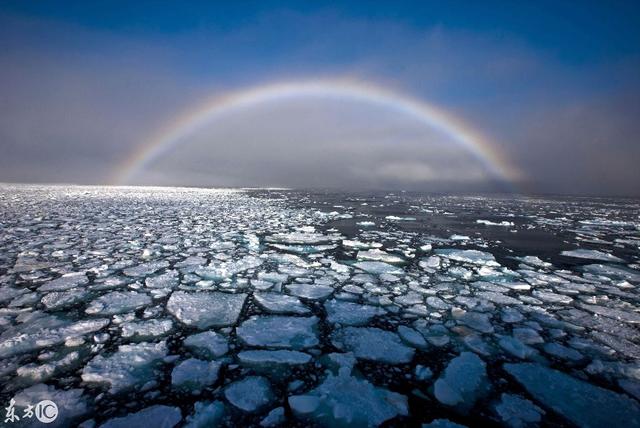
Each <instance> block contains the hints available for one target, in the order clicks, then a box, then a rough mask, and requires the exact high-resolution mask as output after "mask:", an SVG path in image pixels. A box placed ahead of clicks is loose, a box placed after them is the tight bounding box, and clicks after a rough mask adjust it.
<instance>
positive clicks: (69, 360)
mask: <svg viewBox="0 0 640 428" xmlns="http://www.w3.org/2000/svg"><path fill="white" fill-rule="evenodd" d="M79 362H80V353H79V352H77V351H72V352H69V353H68V354H66V355H64V356H63V357H62V358H60V359H58V360H55V361H52V360H47V362H46V363H40V362H39V364H34V363H31V364H27V365H24V366H22V367H18V369H17V370H16V373H17V375H18V376H19V377H20V378H21V380H20V381H23V380H24V381H26V382H30V383H36V382H44V381H46V380H48V379H50V378H52V377H53V376H55V375H57V374H58V373H60V372H61V371H63V370H69V369H71V368H73V367H75V366H77V365H78V363H79Z"/></svg>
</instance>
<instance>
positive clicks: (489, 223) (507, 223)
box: [476, 220, 515, 227]
mask: <svg viewBox="0 0 640 428" xmlns="http://www.w3.org/2000/svg"><path fill="white" fill-rule="evenodd" d="M476 223H478V224H484V225H485V226H504V227H511V226H514V225H515V224H514V223H513V222H512V221H507V220H502V221H500V222H493V221H491V220H476Z"/></svg>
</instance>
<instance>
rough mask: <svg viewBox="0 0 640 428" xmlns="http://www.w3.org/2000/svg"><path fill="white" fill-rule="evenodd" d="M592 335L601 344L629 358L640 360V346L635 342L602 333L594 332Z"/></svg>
mask: <svg viewBox="0 0 640 428" xmlns="http://www.w3.org/2000/svg"><path fill="white" fill-rule="evenodd" d="M591 335H592V336H593V337H594V338H595V339H597V340H598V341H599V342H602V343H604V344H605V345H607V346H608V347H610V348H612V349H614V350H615V351H616V352H619V353H620V354H622V355H624V356H626V357H628V358H633V359H640V345H637V344H636V343H634V342H631V341H629V340H627V339H624V338H622V337H618V336H614V335H611V334H607V333H603V332H600V331H594V332H592V333H591Z"/></svg>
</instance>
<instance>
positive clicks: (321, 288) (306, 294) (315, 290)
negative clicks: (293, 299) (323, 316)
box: [285, 283, 333, 300]
mask: <svg viewBox="0 0 640 428" xmlns="http://www.w3.org/2000/svg"><path fill="white" fill-rule="evenodd" d="M285 288H286V289H287V291H289V293H291V294H293V295H294V296H298V297H301V298H303V299H308V300H321V299H326V298H327V297H329V296H330V295H331V293H333V287H331V286H329V285H321V284H303V283H294V284H288V285H286V286H285Z"/></svg>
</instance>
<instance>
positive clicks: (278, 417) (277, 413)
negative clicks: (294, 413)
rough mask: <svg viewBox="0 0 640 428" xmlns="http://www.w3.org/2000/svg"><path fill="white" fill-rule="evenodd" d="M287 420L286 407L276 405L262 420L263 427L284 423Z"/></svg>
mask: <svg viewBox="0 0 640 428" xmlns="http://www.w3.org/2000/svg"><path fill="white" fill-rule="evenodd" d="M285 421H286V417H285V413H284V407H276V408H275V409H273V410H272V411H270V412H269V414H268V415H267V416H265V417H264V418H263V419H262V420H261V421H260V426H261V427H275V426H280V425H282V424H284V423H285Z"/></svg>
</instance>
